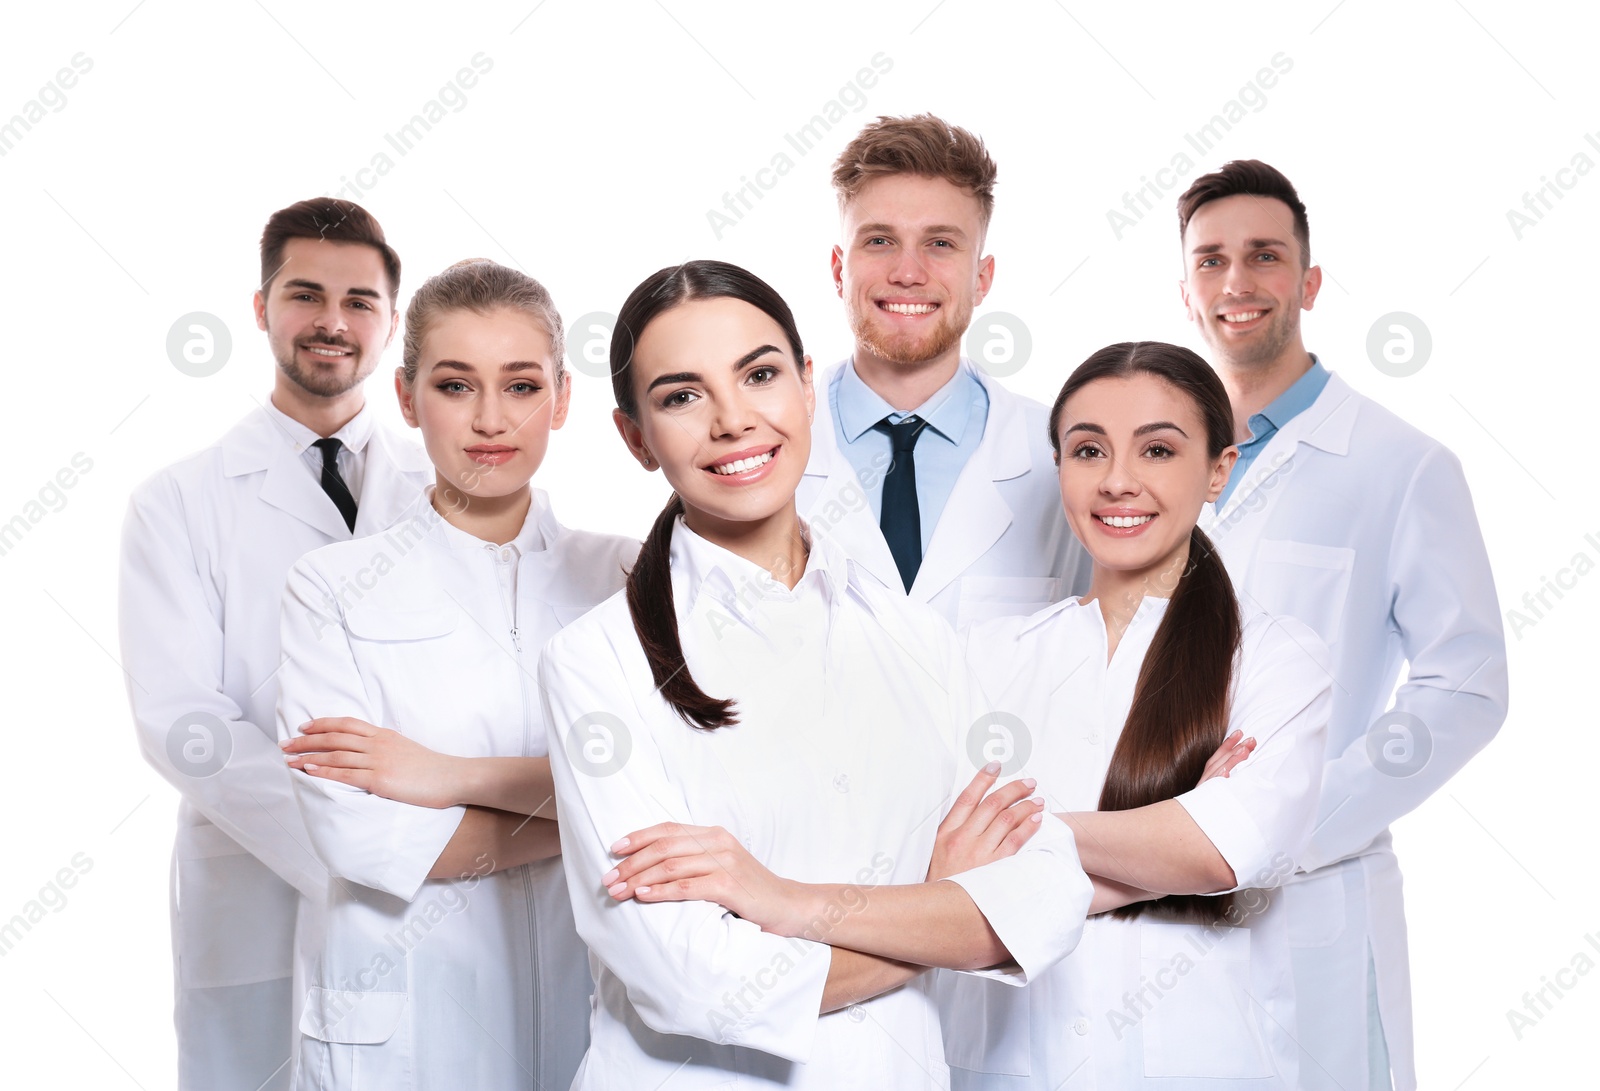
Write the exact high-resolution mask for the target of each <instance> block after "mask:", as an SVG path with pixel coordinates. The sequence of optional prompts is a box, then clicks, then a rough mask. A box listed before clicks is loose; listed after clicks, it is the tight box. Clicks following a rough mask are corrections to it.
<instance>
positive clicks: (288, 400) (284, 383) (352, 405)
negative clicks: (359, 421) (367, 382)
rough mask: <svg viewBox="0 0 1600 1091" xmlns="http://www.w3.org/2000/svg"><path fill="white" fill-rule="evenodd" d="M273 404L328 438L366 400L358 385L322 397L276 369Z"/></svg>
mask: <svg viewBox="0 0 1600 1091" xmlns="http://www.w3.org/2000/svg"><path fill="white" fill-rule="evenodd" d="M272 404H273V405H275V406H276V407H277V408H278V410H279V411H280V412H282V413H283V414H284V415H285V416H287V417H289V418H290V419H291V420H295V421H299V422H300V423H301V424H303V425H305V426H306V427H307V428H309V429H311V430H312V431H313V432H315V433H316V434H317V435H318V436H321V437H322V438H323V439H327V438H328V437H329V436H331V435H333V434H334V433H335V432H337V431H338V430H339V429H341V428H343V427H344V426H345V425H347V424H349V423H350V421H351V420H352V419H354V417H355V415H356V414H357V413H359V412H361V407H362V406H364V405H366V404H367V402H366V398H365V396H364V395H363V394H362V392H361V387H359V386H356V387H353V388H352V389H350V390H347V391H345V392H344V393H343V394H340V395H338V396H337V397H333V398H323V397H318V396H317V395H315V394H308V393H306V391H304V390H302V389H301V388H300V387H298V386H296V385H295V384H294V383H292V382H289V381H288V380H287V379H285V378H284V376H283V373H282V372H279V374H278V380H277V382H275V383H274V384H273V387H272Z"/></svg>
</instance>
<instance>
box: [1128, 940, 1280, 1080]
mask: <svg viewBox="0 0 1600 1091" xmlns="http://www.w3.org/2000/svg"><path fill="white" fill-rule="evenodd" d="M1250 940H1251V934H1250V929H1248V928H1232V927H1229V926H1227V925H1218V926H1217V927H1216V928H1214V929H1213V928H1211V927H1209V926H1204V925H1194V924H1178V923H1175V922H1171V921H1151V920H1146V921H1141V922H1140V924H1139V948H1140V950H1139V954H1140V958H1139V964H1140V965H1139V970H1140V978H1141V980H1142V981H1144V982H1145V983H1146V989H1148V990H1149V992H1150V993H1152V994H1153V996H1152V998H1151V1000H1150V1001H1149V1010H1148V1012H1147V1013H1146V1015H1145V1017H1144V1019H1143V1029H1144V1074H1145V1075H1146V1076H1151V1077H1161V1076H1191V1077H1193V1076H1202V1077H1208V1078H1212V1079H1235V1080H1239V1079H1263V1078H1268V1077H1271V1076H1273V1075H1275V1074H1276V1069H1275V1067H1274V1065H1273V1063H1272V1057H1271V1055H1270V1054H1269V1052H1268V1050H1267V1044H1266V1041H1265V1039H1264V1037H1263V1035H1262V1032H1261V1016H1260V1014H1259V1010H1260V1009H1259V1007H1258V1002H1257V1001H1256V1000H1255V999H1253V998H1252V997H1251V995H1250ZM1144 993H1145V989H1141V990H1140V994H1139V995H1141V996H1142V995H1144Z"/></svg>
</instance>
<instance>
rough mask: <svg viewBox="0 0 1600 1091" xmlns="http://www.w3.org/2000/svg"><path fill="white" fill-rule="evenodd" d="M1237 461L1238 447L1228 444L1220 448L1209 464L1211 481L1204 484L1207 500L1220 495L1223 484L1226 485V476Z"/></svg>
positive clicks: (1231, 471) (1230, 472)
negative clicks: (1210, 464) (1218, 453)
mask: <svg viewBox="0 0 1600 1091" xmlns="http://www.w3.org/2000/svg"><path fill="white" fill-rule="evenodd" d="M1238 461H1239V448H1237V447H1234V446H1228V447H1224V448H1223V449H1222V453H1221V454H1220V455H1218V456H1217V461H1216V462H1214V463H1213V464H1212V466H1211V481H1210V482H1209V483H1208V484H1207V485H1206V500H1207V502H1210V501H1213V500H1215V499H1216V498H1217V497H1219V496H1221V495H1222V489H1223V486H1225V485H1227V483H1228V477H1229V475H1231V474H1232V473H1233V467H1234V463H1236V462H1238Z"/></svg>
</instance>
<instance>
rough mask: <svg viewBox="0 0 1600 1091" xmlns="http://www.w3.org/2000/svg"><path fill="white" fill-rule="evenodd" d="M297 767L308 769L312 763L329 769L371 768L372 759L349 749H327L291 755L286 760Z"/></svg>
mask: <svg viewBox="0 0 1600 1091" xmlns="http://www.w3.org/2000/svg"><path fill="white" fill-rule="evenodd" d="M288 763H289V764H290V765H291V766H293V767H295V768H297V769H309V768H310V767H311V766H312V765H313V764H315V765H318V766H322V767H324V768H331V769H371V768H372V767H373V765H372V759H371V758H370V757H368V756H367V755H366V754H357V753H353V752H351V751H349V750H329V751H326V752H325V753H320V754H306V755H304V756H303V757H298V756H297V757H291V758H290V759H289V762H288Z"/></svg>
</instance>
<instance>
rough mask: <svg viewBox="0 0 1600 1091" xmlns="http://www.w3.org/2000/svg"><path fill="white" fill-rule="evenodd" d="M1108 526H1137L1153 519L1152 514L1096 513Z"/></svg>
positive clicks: (1097, 517)
mask: <svg viewBox="0 0 1600 1091" xmlns="http://www.w3.org/2000/svg"><path fill="white" fill-rule="evenodd" d="M1095 518H1096V519H1098V520H1100V521H1101V522H1102V523H1104V524H1105V525H1106V526H1108V527H1139V526H1143V525H1144V524H1146V523H1148V522H1149V521H1150V520H1152V519H1154V518H1155V516H1154V515H1096V516H1095Z"/></svg>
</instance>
